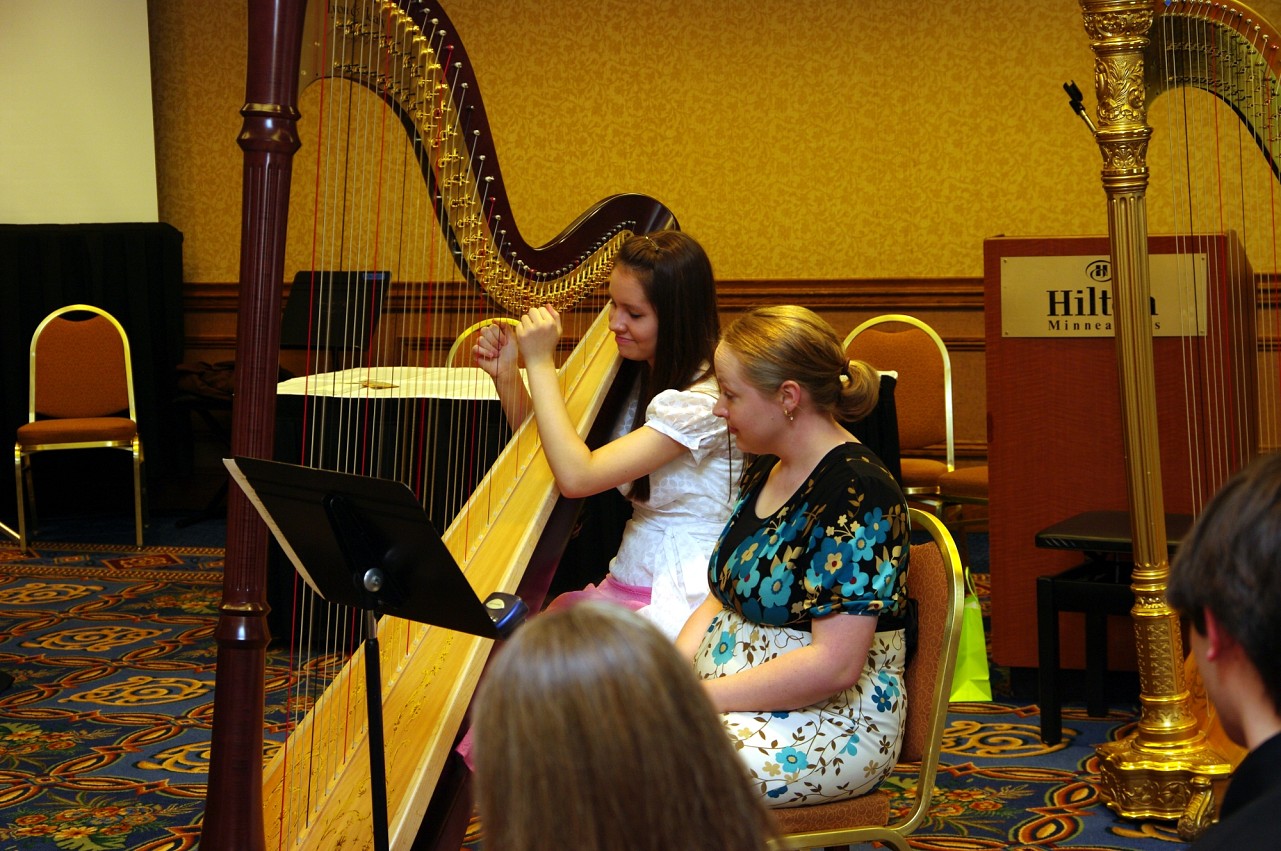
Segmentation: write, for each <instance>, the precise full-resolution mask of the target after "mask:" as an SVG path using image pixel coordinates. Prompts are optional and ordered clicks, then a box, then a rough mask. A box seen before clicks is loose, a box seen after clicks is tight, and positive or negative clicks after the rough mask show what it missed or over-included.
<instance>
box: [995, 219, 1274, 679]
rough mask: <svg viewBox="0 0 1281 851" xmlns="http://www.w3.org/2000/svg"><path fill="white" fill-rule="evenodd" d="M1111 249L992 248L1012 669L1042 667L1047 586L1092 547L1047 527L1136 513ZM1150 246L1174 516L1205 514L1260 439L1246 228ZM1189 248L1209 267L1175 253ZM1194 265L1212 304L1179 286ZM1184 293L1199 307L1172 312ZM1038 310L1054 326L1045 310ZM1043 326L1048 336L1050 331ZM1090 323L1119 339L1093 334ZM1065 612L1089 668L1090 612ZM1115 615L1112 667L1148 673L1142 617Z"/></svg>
mask: <svg viewBox="0 0 1281 851" xmlns="http://www.w3.org/2000/svg"><path fill="white" fill-rule="evenodd" d="M1108 251H1109V249H1108V240H1107V238H1106V237H1061V238H1013V237H997V238H992V239H988V240H986V241H985V242H984V252H983V253H984V287H985V317H986V349H987V410H988V465H989V473H990V485H989V496H990V515H989V517H990V519H989V523H990V538H989V540H990V559H991V581H992V586H991V587H992V659H993V662H994V663H995V664H998V665H1007V666H1013V667H1028V668H1032V667H1036V665H1037V663H1038V660H1037V647H1036V641H1035V640H1033V637H1034V636H1035V635H1036V634H1037V631H1036V629H1037V625H1036V580H1037V577H1039V576H1044V575H1048V574H1054V573H1058V572H1060V571H1063V570H1066V569H1068V568H1070V567H1072V566H1073V565H1074V564H1075V563H1077V562H1079V561H1080V555H1079V553H1073V552H1070V551H1056V550H1050V549H1044V548H1038V547H1037V544H1036V535H1037V533H1038V532H1039V531H1041V530H1042V529H1045V528H1046V527H1048V526H1051V525H1053V524H1055V523H1058V522H1060V521H1062V520H1065V519H1067V518H1069V517H1071V516H1073V515H1076V514H1079V513H1081V512H1086V511H1103V510H1112V511H1126V512H1128V511H1129V500H1128V495H1127V493H1126V476H1125V459H1124V447H1123V445H1122V429H1121V416H1122V414H1121V411H1122V407H1121V400H1120V389H1119V382H1118V377H1117V354H1116V341H1115V337H1114V336H1113V335H1112V334H1111V332H1110V331H1107V330H1106V329H1107V328H1111V322H1112V316H1111V311H1110V306H1111V305H1110V298H1111V293H1110V274H1109V269H1108V265H1109V257H1108ZM1149 252H1150V254H1151V258H1152V277H1153V283H1152V290H1153V299H1154V312H1155V315H1154V317H1153V320H1154V324H1155V323H1161V324H1162V329H1161V330H1159V331H1156V332H1154V333H1156V334H1161V336H1155V337H1154V340H1153V347H1154V363H1155V370H1156V384H1157V387H1156V397H1157V407H1158V428H1159V433H1160V442H1161V447H1160V451H1161V468H1162V469H1161V478H1162V487H1163V493H1164V495H1165V510H1166V512H1168V513H1183V514H1192V515H1195V514H1197V513H1198V512H1199V510H1200V508H1201V506H1202V505H1203V504H1204V502H1205V500H1206V499H1207V498H1208V497H1209V496H1210V495H1211V494H1212V493H1213V492H1214V491H1215V490H1216V489H1217V488H1218V487H1219V485H1220V484H1222V482H1223V481H1224V480H1225V479H1226V477H1227V476H1228V475H1230V474H1231V473H1232V472H1233V471H1235V470H1236V469H1238V468H1239V467H1240V466H1241V465H1242V464H1243V463H1244V461H1246V460H1248V459H1249V458H1250V457H1251V456H1252V455H1253V454H1254V452H1255V447H1256V446H1257V445H1258V414H1257V389H1256V386H1255V371H1256V366H1257V358H1258V354H1257V350H1256V343H1255V341H1256V332H1255V326H1254V321H1255V312H1254V283H1253V275H1252V273H1251V271H1250V268H1249V265H1248V262H1247V261H1246V259H1245V253H1244V249H1243V248H1242V247H1241V246H1240V243H1239V242H1238V241H1237V239H1236V237H1235V235H1234V234H1216V235H1209V236H1196V237H1186V236H1185V237H1173V236H1153V237H1151V238H1150V239H1149ZM1188 252H1194V253H1195V254H1196V255H1199V256H1200V257H1203V258H1204V259H1203V260H1197V261H1186V260H1184V261H1176V260H1175V259H1174V258H1175V256H1176V255H1186V254H1187V253H1188ZM1190 262H1194V263H1196V264H1197V265H1196V268H1197V269H1199V270H1200V271H1199V272H1196V273H1195V276H1197V277H1199V276H1204V280H1205V285H1204V297H1203V298H1197V297H1195V296H1194V295H1193V292H1194V290H1193V288H1190V287H1189V288H1187V289H1186V290H1179V292H1180V293H1181V294H1180V295H1178V296H1176V295H1174V293H1175V291H1176V289H1175V288H1174V287H1173V285H1172V283H1171V282H1170V281H1168V280H1164V279H1163V276H1166V277H1168V276H1169V275H1170V270H1171V268H1173V265H1175V264H1177V263H1190ZM1180 268H1182V267H1180ZM1003 281H1004V286H1005V289H1006V292H1005V295H1004V297H1003V292H1002V289H1003ZM1176 297H1177V298H1181V299H1184V302H1183V303H1181V304H1173V303H1171V302H1172V301H1174V300H1175V299H1176ZM1003 303H1004V310H1005V311H1006V312H1008V313H1009V314H1010V315H1009V316H1005V315H1003ZM1029 308H1031V309H1033V310H1038V311H1041V312H1043V313H1044V314H1045V316H1043V317H1042V316H1039V315H1038V316H1029V315H1028V309H1029ZM1016 313H1017V314H1018V315H1015V314H1016ZM1189 318H1190V319H1191V324H1189V322H1188V320H1189ZM1040 322H1044V323H1045V326H1044V328H1041V329H1039V330H1038V327H1037V325H1038V323H1040ZM1051 323H1053V324H1051ZM1198 325H1199V326H1200V327H1199V329H1198V327H1197V326H1198ZM1077 326H1080V327H1083V328H1086V332H1085V333H1087V334H1100V333H1102V334H1103V335H1102V336H1079V335H1078V334H1079V333H1080V332H1079V329H1078V327H1077ZM1105 326H1106V327H1105ZM1176 329H1177V333H1173V335H1172V332H1175V331H1176ZM1025 333H1042V334H1043V335H1042V336H1022V334H1025ZM1061 618H1062V620H1061V623H1062V629H1063V643H1062V650H1063V657H1062V659H1063V661H1062V664H1063V667H1065V668H1083V667H1084V661H1085V659H1084V656H1085V654H1084V643H1085V642H1084V637H1083V636H1084V631H1083V624H1082V620H1083V616H1082V615H1079V614H1070V613H1065V614H1063V615H1061ZM1115 620H1116V621H1117V622H1116V623H1113V624H1110V631H1109V634H1110V636H1111V639H1110V647H1109V652H1108V666H1109V668H1111V669H1112V670H1134V669H1135V667H1136V659H1135V647H1134V641H1133V640H1132V639H1129V638H1127V640H1120V639H1119V638H1118V637H1120V636H1127V637H1128V636H1132V635H1133V632H1132V629H1131V627H1130V625H1129V623H1128V622H1126V621H1127V620H1128V619H1123V618H1115Z"/></svg>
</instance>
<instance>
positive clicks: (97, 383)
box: [13, 304, 147, 551]
mask: <svg viewBox="0 0 1281 851" xmlns="http://www.w3.org/2000/svg"><path fill="white" fill-rule="evenodd" d="M72 313H88V314H91V315H90V316H89V317H88V318H83V319H80V320H76V319H71V318H69V317H68V315H67V314H72ZM30 388H31V389H30V395H29V399H30V404H29V405H28V411H29V420H28V422H27V423H26V424H24V425H21V426H19V427H18V439H17V442H16V443H15V444H14V450H13V463H14V478H15V480H16V485H17V490H18V541H19V546H21V547H22V549H23V551H26V550H27V541H28V532H27V526H28V523H27V511H28V506H27V499H28V497H29V498H30V512H31V523H30V525H31V526H32V527H33V528H34V527H35V526H36V500H35V490H34V488H33V483H32V480H31V456H33V455H35V454H36V453H37V452H47V451H51V450H55V449H97V448H112V449H123V450H125V451H127V452H129V453H131V455H132V456H133V494H134V531H135V536H136V539H137V545H138V547H139V548H141V547H142V530H143V527H144V526H145V525H146V517H147V513H146V490H145V483H144V479H143V456H142V441H141V440H140V439H139V437H138V423H137V415H136V413H135V411H134V401H133V372H132V370H131V369H130V364H129V338H128V336H126V334H125V331H124V329H123V328H122V327H121V326H120V323H119V322H117V321H116V319H115V317H113V316H112V315H111V314H109V313H107V312H106V311H105V310H102V309H101V308H98V307H94V306H92V305H88V304H73V305H70V306H69V307H62V308H59V309H58V310H55V311H53V312H52V313H50V314H49V315H48V316H46V317H45V318H44V321H42V322H41V323H40V325H39V326H37V328H36V331H35V334H33V335H32V337H31V376H30ZM126 412H127V413H128V416H127V417H126V416H124V414H125V413H126ZM24 484H25V493H24Z"/></svg>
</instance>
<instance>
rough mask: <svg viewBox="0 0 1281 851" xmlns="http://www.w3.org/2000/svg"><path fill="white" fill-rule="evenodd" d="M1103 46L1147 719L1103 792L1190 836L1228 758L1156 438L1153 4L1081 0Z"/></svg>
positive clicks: (1098, 77)
mask: <svg viewBox="0 0 1281 851" xmlns="http://www.w3.org/2000/svg"><path fill="white" fill-rule="evenodd" d="M1081 9H1082V13H1083V16H1084V22H1085V30H1086V33H1087V34H1088V35H1089V37H1090V41H1091V46H1092V47H1093V49H1094V53H1095V66H1094V77H1095V87H1096V90H1097V96H1098V121H1097V128H1096V129H1095V138H1096V140H1097V142H1098V144H1099V149H1100V151H1101V152H1102V155H1103V171H1102V177H1103V188H1104V191H1105V192H1106V193H1107V198H1108V231H1109V234H1110V236H1111V261H1112V280H1113V297H1114V303H1115V305H1116V328H1117V332H1116V344H1117V365H1118V367H1119V372H1120V390H1121V423H1122V431H1123V439H1124V441H1125V456H1126V468H1127V469H1126V482H1127V489H1128V491H1129V498H1130V506H1131V524H1132V529H1131V533H1132V534H1133V541H1134V578H1133V584H1132V588H1133V590H1134V608H1133V609H1132V610H1131V617H1132V619H1133V622H1134V636H1135V641H1136V644H1137V650H1138V667H1139V690H1140V695H1139V701H1140V718H1139V724H1138V727H1137V729H1136V731H1135V732H1134V733H1132V734H1131V735H1130V736H1128V737H1127V738H1125V739H1122V740H1120V741H1116V742H1107V743H1105V744H1102V745H1100V746H1099V747H1098V748H1097V752H1098V755H1099V772H1100V776H1101V781H1102V787H1103V796H1104V799H1105V801H1106V802H1107V805H1108V806H1109V807H1110V808H1111V809H1112V810H1113V811H1115V812H1116V813H1117V814H1118V815H1121V816H1123V817H1126V818H1159V819H1178V821H1179V832H1180V834H1181V835H1182V836H1183V837H1184V838H1190V837H1194V836H1196V835H1197V834H1199V833H1200V832H1201V830H1203V829H1204V828H1205V827H1206V826H1208V824H1209V822H1210V821H1211V820H1212V819H1213V817H1214V813H1215V811H1216V809H1217V807H1216V806H1215V805H1214V801H1215V798H1216V797H1221V795H1216V792H1221V790H1222V788H1223V786H1224V784H1225V783H1226V780H1227V778H1228V776H1229V774H1230V773H1231V771H1232V765H1231V763H1230V762H1229V761H1228V760H1227V759H1225V758H1224V757H1223V756H1221V755H1220V754H1218V753H1217V752H1215V751H1214V750H1213V748H1212V747H1211V746H1210V745H1209V743H1208V741H1207V738H1206V735H1205V733H1204V731H1203V730H1201V729H1200V728H1199V726H1198V722H1197V719H1196V717H1195V715H1194V713H1193V711H1192V702H1191V696H1190V693H1189V691H1188V688H1187V684H1186V682H1185V678H1184V673H1183V639H1182V635H1181V633H1180V630H1179V618H1178V616H1177V615H1176V614H1175V613H1174V611H1173V610H1171V609H1170V607H1169V606H1168V605H1167V604H1166V602H1165V588H1166V582H1167V580H1168V578H1169V570H1170V566H1169V562H1168V558H1167V555H1166V553H1167V552H1168V550H1167V541H1166V531H1165V508H1164V498H1163V496H1162V491H1161V466H1160V449H1159V443H1158V440H1157V407H1156V395H1155V386H1156V380H1155V372H1154V369H1153V359H1152V327H1151V323H1150V321H1149V311H1148V304H1149V297H1150V291H1151V285H1150V280H1149V273H1148V232H1147V207H1146V202H1145V199H1144V193H1145V191H1146V189H1147V182H1148V169H1147V146H1148V139H1149V138H1150V136H1151V135H1152V129H1151V127H1149V126H1148V123H1147V103H1146V92H1145V89H1144V76H1143V72H1144V68H1143V65H1144V62H1143V48H1144V46H1145V45H1146V44H1147V41H1148V38H1147V34H1148V30H1149V29H1150V27H1151V25H1152V21H1153V18H1154V15H1155V7H1154V6H1153V3H1152V2H1151V0H1081Z"/></svg>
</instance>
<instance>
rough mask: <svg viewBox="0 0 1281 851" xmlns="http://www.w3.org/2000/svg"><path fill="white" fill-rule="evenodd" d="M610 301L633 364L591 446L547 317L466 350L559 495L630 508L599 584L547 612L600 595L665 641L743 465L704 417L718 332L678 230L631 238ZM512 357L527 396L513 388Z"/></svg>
mask: <svg viewBox="0 0 1281 851" xmlns="http://www.w3.org/2000/svg"><path fill="white" fill-rule="evenodd" d="M609 295H610V307H609V310H610V321H609V327H610V330H612V331H613V333H614V339H615V341H616V342H617V344H618V351H619V354H620V355H621V356H622V357H623V358H625V359H626V360H627V361H629V362H631V363H632V364H633V365H634V366H635V369H634V370H632V371H631V372H633V373H634V378H633V382H634V384H633V388H632V396H631V400H630V402H629V407H628V410H627V412H626V413H625V414H624V415H623V417H622V418H621V420H620V421H619V423H618V424H617V426H616V427H615V430H614V432H613V434H612V435H611V440H610V441H609V442H608V443H606V444H605V445H604V446H601V447H600V448H599V449H595V450H592V449H591V448H589V447H588V446H587V444H586V442H584V440H583V439H582V437H580V436H579V434H578V432H577V431H575V429H574V426H573V423H572V422H571V421H570V418H569V413H568V411H567V410H566V408H565V400H564V397H563V396H562V395H561V389H560V385H559V383H558V379H557V372H556V364H555V351H556V343H557V340H558V339H559V338H560V334H561V322H560V315H559V314H558V312H557V311H556V309H555V308H552V307H539V308H534V309H533V310H530V311H529V312H528V313H526V314H525V315H524V316H523V317H521V320H520V324H519V325H518V326H517V327H515V328H514V329H509V328H506V327H503V326H500V325H491V326H489V327H487V328H485V329H484V330H483V331H482V332H481V335H480V338H479V340H478V342H477V344H476V346H475V348H474V354H475V357H476V362H477V364H478V365H479V366H480V367H481V368H482V369H484V370H485V371H486V372H487V373H489V375H491V376H492V377H493V379H494V383H495V385H496V387H497V388H498V393H499V397H500V399H501V400H502V405H503V410H504V411H505V412H506V413H507V417H508V420H509V421H510V422H511V423H512V424H513V426H515V425H519V424H520V423H521V422H523V421H524V419H525V417H527V416H528V415H529V414H530V412H531V411H532V413H533V416H534V418H535V421H536V423H537V427H538V434H539V437H540V438H541V440H542V444H543V448H544V451H545V453H546V456H547V460H548V463H549V464H550V465H551V469H552V474H553V475H554V476H555V477H556V484H557V486H558V487H559V488H560V491H561V493H563V494H564V495H565V496H569V497H581V496H590V495H592V494H597V493H600V492H602V491H605V490H608V489H610V488H618V489H619V490H620V491H621V492H622V493H623V495H624V496H626V497H627V498H628V499H629V500H630V501H631V503H632V508H633V512H632V518H631V520H630V521H628V524H627V527H626V529H625V530H624V532H623V538H622V543H621V545H620V547H619V551H618V554H617V555H616V556H615V557H614V559H613V560H612V561H611V562H610V570H609V575H608V576H606V578H605V580H604V581H603V582H601V583H600V584H598V585H594V586H589V587H588V588H586V589H584V590H583V591H574V592H570V593H568V594H563V595H561V596H560V597H558V598H557V599H556V600H555V601H553V603H552V606H551V607H552V608H555V607H560V606H565V605H570V604H572V603H575V602H579V601H581V600H583V599H597V598H603V599H606V600H610V601H613V602H616V603H620V604H622V605H625V606H627V607H628V608H631V609H633V610H639V611H641V613H642V614H643V615H644V616H646V617H647V618H649V619H650V620H652V621H653V622H654V623H656V624H657V625H658V626H659V627H660V628H661V629H662V630H663V631H664V632H665V633H666V634H667V635H668V636H670V637H673V638H674V637H675V635H676V633H677V632H678V631H679V630H680V628H681V625H682V624H683V623H684V622H685V619H686V618H687V617H688V616H689V613H690V612H691V611H692V610H693V609H694V607H695V606H697V605H698V604H699V603H700V602H701V601H702V599H703V598H704V597H705V596H706V594H707V577H706V567H707V558H708V556H709V555H710V553H711V551H712V547H713V546H714V545H715V543H716V539H717V537H718V536H719V534H720V531H721V527H722V526H723V525H724V523H725V520H726V518H727V517H728V516H729V505H730V502H731V500H732V498H733V494H734V490H735V484H736V481H737V478H738V474H739V472H740V471H741V469H740V467H741V464H740V458H741V456H739V454H738V453H737V450H736V449H735V448H734V447H733V446H732V444H731V441H730V439H729V434H728V432H727V430H726V428H725V424H724V422H723V421H721V420H720V419H719V418H717V417H716V416H715V414H713V413H712V407H713V405H715V403H716V398H717V395H718V393H719V387H718V385H717V383H716V379H715V377H714V375H713V374H712V357H713V353H714V352H715V349H716V342H717V339H718V336H719V332H720V322H719V318H718V315H717V307H716V284H715V279H714V278H713V275H712V265H711V262H710V261H709V260H708V259H707V254H706V253H705V252H704V251H703V249H702V246H700V245H699V244H698V243H697V242H695V241H694V240H693V239H692V238H691V237H689V236H688V235H686V234H684V233H681V232H679V231H660V232H657V233H652V234H648V235H644V236H633V237H631V238H630V239H628V240H627V241H626V242H625V243H624V244H623V246H622V248H621V250H620V251H619V254H618V256H617V258H616V260H615V262H614V268H613V270H612V272H611V274H610V282H609ZM520 360H523V361H524V365H525V374H526V381H527V384H528V388H526V384H525V383H522V382H521V381H520V380H519V368H518V363H519V361H520Z"/></svg>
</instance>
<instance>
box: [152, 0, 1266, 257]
mask: <svg viewBox="0 0 1281 851" xmlns="http://www.w3.org/2000/svg"><path fill="white" fill-rule="evenodd" d="M1259 5H1260V6H1261V7H1272V10H1273V11H1274V12H1275V13H1276V14H1274V15H1273V16H1272V19H1273V20H1281V2H1268V3H1264V4H1259ZM244 7H245V2H244V0H151V2H150V6H149V10H150V16H151V28H152V33H153V38H152V42H153V48H152V49H153V65H154V68H155V100H156V137H157V159H158V169H159V175H160V177H159V182H160V215H161V219H162V220H164V221H168V222H170V223H172V224H173V225H175V226H176V227H178V228H179V229H180V230H182V231H183V233H184V234H186V243H185V246H184V249H185V263H186V277H187V280H188V281H189V282H196V283H199V282H229V281H234V280H236V278H237V276H238V246H239V238H240V168H241V156H240V150H239V148H238V147H237V146H236V144H235V138H236V134H237V132H238V131H239V129H240V116H239V114H238V110H239V108H240V106H241V105H242V103H243V100H244V65H245V53H246V49H245V31H244V30H245V20H246V13H245V8H244ZM446 8H447V9H448V11H449V13H450V15H451V17H452V18H453V19H454V22H455V24H456V25H457V27H458V29H459V31H460V34H461V38H462V39H463V40H464V43H465V44H466V46H467V49H468V51H469V52H470V53H471V56H472V59H473V61H474V63H475V65H476V68H477V74H478V76H479V78H480V81H481V87H482V90H483V97H484V100H485V105H486V108H487V110H488V111H489V116H490V120H491V125H492V128H493V130H494V132H495V134H496V137H497V145H498V150H499V155H500V158H501V161H502V168H503V171H504V175H505V178H506V182H507V186H508V188H509V191H510V193H511V195H512V201H513V207H514V209H515V211H516V214H517V216H518V217H519V223H520V226H521V229H522V231H523V232H524V233H525V234H526V235H527V236H528V237H529V238H530V239H531V240H533V241H538V242H541V241H543V240H546V239H548V238H550V237H552V236H553V235H555V234H556V233H557V232H558V231H560V230H561V229H562V228H563V227H564V226H566V225H567V224H568V223H569V222H571V221H572V220H573V219H574V218H575V217H576V216H577V215H578V214H579V213H580V212H581V211H583V210H584V209H585V208H586V207H588V206H589V205H590V204H591V203H592V202H594V201H596V200H597V199H599V198H601V197H603V196H605V195H608V194H611V193H614V192H619V191H636V192H642V193H646V194H650V195H653V196H654V197H656V198H658V199H660V200H661V201H663V202H664V203H666V204H667V205H668V206H669V207H671V208H672V209H673V210H674V211H675V212H676V214H677V216H678V217H679V218H680V220H681V223H682V226H683V227H684V228H685V229H686V230H688V231H689V232H691V233H693V234H694V235H695V236H697V237H698V238H699V239H700V240H701V241H703V242H704V243H705V244H706V245H707V247H708V250H709V253H710V254H711V256H712V259H713V262H714V264H715V266H716V269H717V272H718V275H720V276H721V277H724V278H728V279H807V278H811V279H813V278H819V279H822V278H828V279H831V278H850V277H936V276H937V277H947V276H978V275H980V274H981V270H982V267H981V254H982V251H981V244H982V240H983V238H984V237H987V236H991V235H995V234H1002V233H1004V234H1011V235H1040V234H1043V235H1056V234H1085V233H1102V232H1104V231H1105V230H1106V208H1105V204H1104V196H1103V192H1102V189H1101V188H1100V186H1099V170H1100V158H1099V154H1098V149H1097V147H1096V145H1095V144H1094V142H1093V140H1092V139H1091V137H1090V136H1089V134H1088V132H1087V130H1086V128H1085V125H1084V124H1083V123H1081V121H1080V120H1079V119H1078V118H1077V117H1076V116H1075V115H1073V114H1072V112H1071V111H1070V110H1069V108H1068V106H1067V99H1066V96H1065V95H1064V94H1063V92H1062V89H1061V85H1062V83H1063V82H1064V81H1066V80H1076V81H1077V82H1078V83H1079V84H1080V85H1081V87H1082V89H1084V90H1085V91H1086V93H1087V104H1088V105H1090V106H1091V107H1092V105H1093V92H1092V89H1093V78H1092V75H1093V58H1092V54H1091V52H1090V49H1089V45H1088V43H1087V40H1086V37H1085V34H1084V29H1083V27H1082V24H1081V13H1080V9H1079V7H1078V4H1077V3H1076V2H1073V0H1036V2H1033V0H975V1H974V2H968V3H963V4H958V3H941V2H938V0H929V2H926V0H896V2H883V3H877V4H871V3H865V2H855V0H812V2H802V3H797V2H795V0H753V2H750V3H745V2H741V0H734V1H733V2H731V0H654V2H651V3H647V4H638V3H631V2H621V0H558V2H538V0H503V2H494V1H493V0H453V2H450V3H448V4H447V7H446ZM211 22H217V26H213V25H211ZM305 123H306V118H305V117H304V131H303V132H304V133H305V132H306V130H305ZM300 156H301V155H300Z"/></svg>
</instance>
